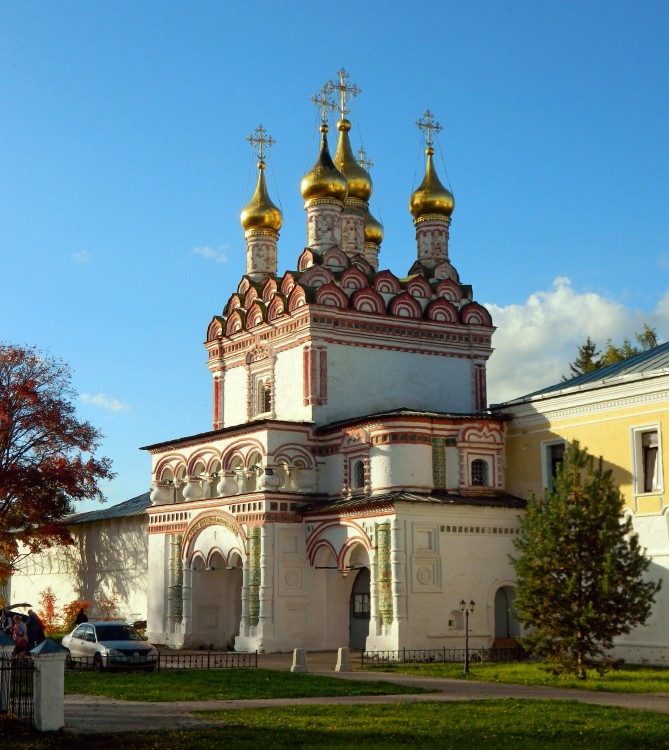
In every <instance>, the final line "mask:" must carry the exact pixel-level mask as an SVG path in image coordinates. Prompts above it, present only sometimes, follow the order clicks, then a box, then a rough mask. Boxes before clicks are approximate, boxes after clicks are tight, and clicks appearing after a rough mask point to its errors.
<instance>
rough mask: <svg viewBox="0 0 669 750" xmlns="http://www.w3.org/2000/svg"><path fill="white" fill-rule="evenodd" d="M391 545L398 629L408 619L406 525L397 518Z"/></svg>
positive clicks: (394, 608) (393, 589) (393, 527)
mask: <svg viewBox="0 0 669 750" xmlns="http://www.w3.org/2000/svg"><path fill="white" fill-rule="evenodd" d="M390 544H391V552H390V559H391V565H392V592H393V610H394V612H395V621H396V622H397V624H398V627H402V625H404V623H405V621H406V619H407V584H406V552H405V545H404V524H403V523H400V521H399V520H398V519H397V518H395V519H394V520H393V523H392V527H391V533H390ZM398 635H400V633H398Z"/></svg>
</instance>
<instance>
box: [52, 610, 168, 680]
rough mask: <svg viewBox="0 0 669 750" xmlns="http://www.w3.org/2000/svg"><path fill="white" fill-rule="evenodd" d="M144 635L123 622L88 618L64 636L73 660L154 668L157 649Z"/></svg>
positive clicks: (102, 666)
mask: <svg viewBox="0 0 669 750" xmlns="http://www.w3.org/2000/svg"><path fill="white" fill-rule="evenodd" d="M146 641H147V639H146V637H145V636H143V635H141V634H140V633H138V632H137V631H136V630H135V628H133V627H132V625H127V624H126V623H124V622H85V623H82V624H81V625H77V627H76V628H75V629H74V630H73V631H72V632H71V633H70V634H69V635H66V636H65V637H64V638H63V646H65V648H67V649H68V650H69V652H70V656H69V660H70V664H72V663H74V664H77V663H84V662H85V663H88V664H91V665H92V666H93V667H94V668H95V669H96V670H97V671H98V672H102V671H103V670H105V669H126V668H136V669H144V670H146V671H147V672H153V670H154V669H155V668H156V665H157V664H158V651H157V650H156V649H155V648H154V647H153V646H152V645H151V644H150V643H147V642H146Z"/></svg>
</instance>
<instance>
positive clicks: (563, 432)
mask: <svg viewBox="0 0 669 750" xmlns="http://www.w3.org/2000/svg"><path fill="white" fill-rule="evenodd" d="M600 396H601V394H600ZM618 401H619V399H616V400H615V401H610V402H608V403H598V404H593V403H591V404H581V405H579V406H572V407H571V408H570V407H569V403H568V401H567V397H559V398H557V399H556V400H555V405H554V407H550V408H549V406H548V403H546V402H543V403H540V404H538V405H537V410H536V411H535V412H534V413H533V414H527V407H526V406H525V407H523V411H522V416H517V417H516V418H514V419H513V420H512V421H511V422H509V423H507V437H506V464H507V466H506V481H507V490H508V491H509V492H510V493H511V494H513V495H518V496H520V497H528V496H529V495H530V494H532V493H534V494H537V495H541V494H543V492H544V479H545V477H544V471H545V469H544V468H543V467H544V465H545V459H544V453H545V451H544V448H543V445H544V444H545V443H546V442H550V441H557V440H566V441H573V440H578V441H579V442H580V444H581V447H584V448H587V449H588V451H589V452H590V453H591V454H593V455H594V456H597V457H599V456H602V457H603V458H604V465H605V466H606V467H607V468H610V469H612V470H613V475H614V479H615V481H616V483H617V484H618V485H619V487H620V490H621V492H622V493H623V496H624V497H625V504H626V507H628V508H630V510H633V511H635V512H636V513H660V512H661V511H662V509H663V507H665V506H664V504H663V500H664V494H663V492H662V489H663V488H664V485H663V484H662V482H661V484H660V491H657V492H650V493H645V492H643V491H638V492H637V491H635V486H634V485H635V482H634V478H635V471H636V469H635V459H634V439H635V437H634V431H635V430H638V429H639V428H644V427H651V426H652V427H657V429H658V432H659V435H660V446H659V457H660V468H661V469H663V471H664V473H666V471H667V468H668V467H669V464H668V463H667V460H666V458H665V457H663V455H662V454H663V453H665V455H666V451H664V450H663V449H664V439H665V438H667V439H669V438H668V437H667V436H669V401H667V400H661V401H653V402H652V403H647V402H646V403H643V402H642V401H637V400H636V399H633V401H634V402H633V403H631V404H630V403H625V405H622V406H621V405H619V404H618V403H617V402H618ZM625 401H627V399H625ZM539 409H541V411H542V412H543V414H539V413H538V410H539ZM514 411H515V410H512V411H511V413H512V414H513V413H514Z"/></svg>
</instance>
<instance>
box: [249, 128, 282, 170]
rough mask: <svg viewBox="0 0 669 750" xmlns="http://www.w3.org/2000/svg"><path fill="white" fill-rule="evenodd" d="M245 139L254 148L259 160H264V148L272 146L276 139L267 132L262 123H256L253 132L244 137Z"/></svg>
mask: <svg viewBox="0 0 669 750" xmlns="http://www.w3.org/2000/svg"><path fill="white" fill-rule="evenodd" d="M246 140H247V141H248V142H249V143H250V144H251V146H252V147H253V148H254V149H255V151H256V152H257V154H258V158H259V159H260V161H264V157H265V149H266V148H272V146H273V145H274V144H275V143H276V140H275V139H274V138H272V136H271V135H269V134H268V133H267V131H266V130H265V128H264V127H263V126H262V125H258V127H257V128H256V129H255V130H254V131H253V133H251V135H249V136H247V137H246Z"/></svg>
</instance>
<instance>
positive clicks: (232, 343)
mask: <svg viewBox="0 0 669 750" xmlns="http://www.w3.org/2000/svg"><path fill="white" fill-rule="evenodd" d="M333 91H334V92H335V93H336V94H337V96H338V100H339V108H338V109H339V114H340V118H339V121H338V123H337V130H338V134H337V146H336V150H335V154H334V157H332V156H331V155H330V150H329V145H328V128H327V125H326V116H325V113H326V108H327V105H328V100H327V94H328V92H333ZM356 92H357V89H356V88H355V87H351V86H349V84H348V76H347V74H346V73H345V71H343V70H342V71H340V74H339V78H338V80H337V81H335V82H333V83H330V84H329V85H328V86H327V87H326V88H325V89H324V90H323V93H322V98H321V101H320V104H321V106H322V109H323V118H322V126H321V129H320V130H321V141H320V151H319V154H318V158H317V161H316V163H315V164H314V166H313V168H312V169H311V170H310V171H309V172H308V173H307V174H306V175H305V176H304V178H303V179H302V183H301V193H302V197H303V199H304V208H305V213H306V236H307V246H306V248H304V249H303V250H301V251H297V252H296V253H295V260H294V268H293V270H288V271H284V272H283V273H281V274H279V271H278V269H277V241H278V237H279V230H280V228H281V225H282V215H281V212H280V211H279V209H278V208H277V207H276V206H275V205H274V204H273V203H272V201H271V199H270V197H269V195H268V191H267V188H266V184H265V178H264V168H265V155H266V149H267V148H268V147H269V146H271V145H272V142H273V141H272V139H271V137H268V136H267V134H266V132H265V131H264V129H262V128H258V129H257V130H256V132H255V134H254V136H253V138H252V139H251V140H252V142H253V144H254V146H255V147H256V149H257V153H258V156H259V161H258V181H257V186H256V189H255V192H254V194H253V196H252V198H251V201H250V202H249V204H248V205H247V206H246V207H245V208H244V210H243V211H242V214H241V223H242V226H243V229H244V232H245V240H246V273H245V274H244V276H243V277H242V278H241V279H240V281H239V284H238V285H237V288H236V290H234V291H233V293H232V295H231V296H230V298H229V300H228V302H227V303H226V305H225V307H224V308H223V312H222V314H220V315H218V314H217V315H214V317H213V319H212V320H211V322H210V323H209V326H208V328H207V334H206V344H205V345H206V349H207V353H208V366H209V369H210V371H211V376H212V402H213V409H212V411H213V424H212V429H211V430H210V431H207V432H202V433H199V434H197V435H189V436H186V437H182V438H179V439H177V440H169V441H167V442H163V443H158V444H155V445H150V446H147V447H146V448H145V449H146V450H147V451H148V452H149V453H150V455H151V464H152V485H153V491H152V492H151V504H150V506H149V507H148V508H147V511H146V512H147V515H148V520H147V533H148V561H147V569H148V580H147V598H148V604H147V616H148V627H147V635H148V637H149V639H150V640H151V641H152V642H154V643H162V644H169V645H171V646H173V647H177V648H179V647H201V646H213V647H221V648H225V647H230V648H234V649H236V650H238V651H255V650H260V651H266V652H272V651H287V650H291V649H293V648H295V647H302V648H306V649H310V650H324V649H335V648H337V647H340V646H348V645H350V646H351V647H354V648H364V649H367V650H381V649H398V648H402V647H406V648H431V647H436V648H441V647H444V646H446V647H462V645H463V637H464V616H463V614H462V612H461V610H460V602H461V600H465V601H467V602H470V601H473V602H475V608H474V612H473V614H472V615H471V617H470V620H469V628H470V638H471V643H472V645H474V646H486V647H489V646H491V645H493V643H494V642H495V641H496V640H497V641H498V642H502V641H504V640H505V639H509V638H512V637H513V636H515V635H518V633H519V631H518V624H517V623H516V622H515V621H514V620H513V618H512V616H511V614H510V603H511V601H512V599H513V596H514V590H513V580H514V574H513V569H512V566H511V564H510V562H509V560H508V555H509V554H510V553H512V552H513V544H512V542H513V539H514V536H515V535H516V534H517V533H518V529H519V515H520V513H521V512H522V508H523V507H524V501H523V500H521V499H520V498H517V497H513V496H510V495H508V494H507V493H506V492H505V479H504V417H503V416H491V414H490V413H489V412H488V411H487V410H486V407H487V404H486V363H487V360H488V358H489V356H490V354H491V352H492V348H491V338H492V334H493V331H494V327H493V324H492V320H491V317H490V314H489V313H488V311H487V310H486V309H485V308H484V307H482V306H481V305H480V304H478V303H477V302H476V301H475V300H474V298H473V294H472V287H471V286H470V285H468V284H466V283H462V282H461V281H460V278H459V275H458V272H457V270H456V268H455V266H454V265H453V263H452V262H451V256H450V253H449V226H450V222H451V214H452V212H453V207H454V201H453V196H452V194H451V193H450V192H449V191H448V190H447V189H446V188H445V187H444V185H443V184H442V183H441V181H440V180H439V177H438V176H437V172H436V169H435V165H434V163H433V154H434V150H433V138H434V136H435V134H436V132H437V131H438V130H439V129H440V128H439V125H438V124H437V123H436V122H434V120H433V116H432V115H431V113H430V112H429V111H428V112H426V113H425V115H424V116H423V118H422V119H421V120H420V122H419V126H420V127H421V128H422V130H423V131H424V132H425V134H426V144H427V148H426V152H425V153H426V167H425V177H424V179H423V181H422V183H421V185H420V186H419V187H418V189H417V190H416V191H415V192H414V193H413V194H411V196H407V198H409V210H410V213H411V216H412V217H413V223H414V226H415V231H416V234H415V236H416V244H415V247H414V248H413V249H407V258H406V267H405V268H404V269H402V271H401V273H399V274H396V273H394V272H392V271H390V270H379V261H380V260H381V259H382V250H381V243H382V240H383V230H382V227H381V225H380V224H379V222H378V221H377V220H376V219H375V218H374V217H373V216H372V215H371V214H370V212H369V199H370V195H371V193H372V181H371V179H370V176H369V174H368V172H367V171H366V169H365V168H364V166H362V165H361V163H359V161H357V160H356V158H355V157H354V154H353V150H352V147H351V143H350V140H349V130H350V128H351V123H350V121H349V120H348V119H346V115H347V114H348V110H347V108H346V105H347V101H348V99H349V98H350V96H351V94H352V93H356ZM407 220H408V217H407ZM231 291H232V290H231Z"/></svg>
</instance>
